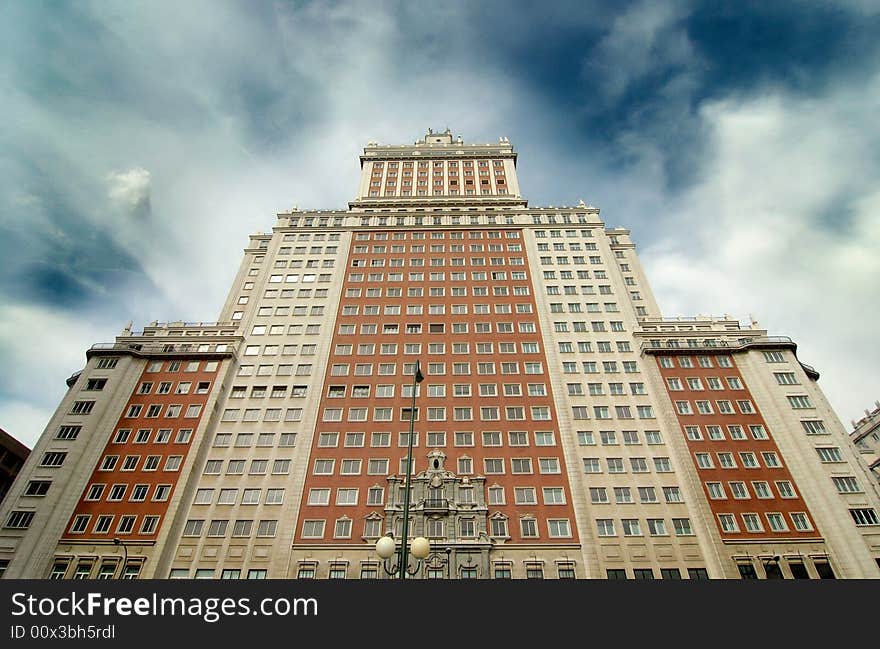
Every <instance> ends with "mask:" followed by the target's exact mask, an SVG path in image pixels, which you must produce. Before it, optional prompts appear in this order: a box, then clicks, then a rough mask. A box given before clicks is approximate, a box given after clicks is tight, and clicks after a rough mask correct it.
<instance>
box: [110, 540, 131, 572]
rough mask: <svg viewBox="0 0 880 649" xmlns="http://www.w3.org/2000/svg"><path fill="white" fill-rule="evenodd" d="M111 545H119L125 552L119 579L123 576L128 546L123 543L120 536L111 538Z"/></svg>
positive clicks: (126, 564) (126, 562) (126, 563)
mask: <svg viewBox="0 0 880 649" xmlns="http://www.w3.org/2000/svg"><path fill="white" fill-rule="evenodd" d="M113 545H121V546H122V551H123V552H124V553H125V559H123V561H122V572H121V573H120V575H119V577H120V579H121V578H123V577H125V568H126V567H127V566H128V546H126V545H125V541H123V540H122V539H120V538H114V539H113Z"/></svg>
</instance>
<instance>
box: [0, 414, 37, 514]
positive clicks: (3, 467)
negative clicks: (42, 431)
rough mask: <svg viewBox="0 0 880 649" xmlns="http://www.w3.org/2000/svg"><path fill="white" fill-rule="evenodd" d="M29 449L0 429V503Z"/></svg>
mask: <svg viewBox="0 0 880 649" xmlns="http://www.w3.org/2000/svg"><path fill="white" fill-rule="evenodd" d="M29 453H30V449H28V447H27V446H25V445H24V444H22V443H21V442H19V441H18V440H17V439H15V438H14V437H13V436H12V435H10V434H9V433H7V432H6V431H5V430H3V429H2V428H0V502H3V498H4V497H5V496H6V492H7V491H9V488H10V487H11V486H12V483H13V482H15V476H17V475H18V472H19V471H20V470H21V466H22V464H24V461H25V460H26V459H27V456H28V454H29Z"/></svg>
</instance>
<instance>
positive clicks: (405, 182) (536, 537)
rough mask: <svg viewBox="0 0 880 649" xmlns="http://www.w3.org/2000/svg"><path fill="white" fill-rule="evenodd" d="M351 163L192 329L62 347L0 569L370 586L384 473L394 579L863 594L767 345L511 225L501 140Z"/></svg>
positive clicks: (864, 511) (792, 358)
mask: <svg viewBox="0 0 880 649" xmlns="http://www.w3.org/2000/svg"><path fill="white" fill-rule="evenodd" d="M360 163H361V178H360V184H359V187H358V191H357V195H356V197H355V198H354V200H353V201H352V202H351V203H350V204H349V205H348V209H344V210H318V211H300V210H298V209H294V210H292V211H290V212H287V213H283V214H279V215H278V217H277V222H276V224H275V227H274V228H273V230H272V232H271V233H269V234H254V235H252V236H251V238H250V241H249V243H248V246H247V248H246V249H245V250H244V257H243V260H242V262H241V266H240V269H239V271H238V274H237V276H236V278H235V280H234V282H233V284H232V287H231V288H230V291H229V295H228V298H227V299H226V303H225V304H224V305H223V307H222V310H221V312H220V318H219V321H218V322H212V323H188V322H170V323H163V324H159V323H156V322H154V323H152V324H150V325H149V326H146V327H144V328H143V330H141V331H131V330H126V331H123V332H122V334H121V335H119V336H118V337H117V338H116V340H115V342H113V343H108V344H97V345H94V346H93V347H92V348H91V349H89V350H87V352H86V358H87V363H86V366H85V368H84V369H83V370H82V371H81V372H80V373H78V374H77V375H75V376H74V377H71V379H70V381H69V383H70V388H69V391H68V393H67V395H66V396H65V397H64V399H63V400H62V402H61V404H60V406H59V408H58V410H57V411H56V413H55V415H54V416H53V417H52V419H51V421H50V422H49V425H48V426H47V427H46V430H45V432H44V434H43V436H42V437H41V439H40V441H39V443H38V444H37V446H36V448H35V449H34V452H33V453H32V455H31V457H30V459H29V460H28V461H27V463H26V465H25V467H24V470H23V471H22V473H21V475H20V477H19V479H18V481H17V482H16V483H15V486H14V487H13V489H12V492H11V493H10V496H9V497H8V498H7V501H6V503H5V504H4V506H3V510H2V512H0V517H2V518H0V520H2V524H3V529H2V537H0V562H2V564H0V565H2V566H3V568H4V569H5V574H6V576H8V577H53V578H88V577H106V578H112V577H130V578H134V577H141V578H149V577H161V578H165V577H189V578H193V577H194V578H220V577H223V578H263V577H270V578H313V577H317V578H377V577H384V576H385V569H384V565H383V564H382V562H381V561H380V559H379V557H378V555H377V553H376V550H375V543H376V541H377V540H378V539H379V538H380V537H382V536H383V535H386V534H392V535H393V536H394V538H395V539H396V540H397V541H398V542H399V540H400V538H401V536H402V532H403V530H402V522H403V513H404V500H405V495H406V476H407V472H408V471H410V472H411V473H410V474H409V475H410V479H411V488H410V494H411V498H410V501H411V507H410V510H409V511H410V521H409V530H408V531H409V536H410V538H412V537H414V536H424V537H426V538H427V539H428V540H429V541H430V551H431V552H430V556H429V557H428V558H427V559H426V560H425V561H424V563H422V564H421V565H420V566H419V569H418V570H417V575H416V576H418V577H423V578H480V579H487V578H488V579H492V578H548V579H552V578H572V577H574V578H591V579H592V578H614V579H622V578H630V579H633V578H635V579H648V578H669V579H681V578H688V579H704V578H780V577H784V578H813V579H815V578H831V577H837V578H864V577H874V578H876V577H880V520H878V517H877V511H878V507H880V503H878V498H877V495H876V493H875V492H874V491H873V490H870V489H868V490H865V489H864V488H863V486H864V484H865V481H866V475H865V470H864V468H862V467H861V465H860V464H859V462H858V458H857V455H856V452H855V450H854V448H853V447H852V445H851V444H849V443H848V439H847V433H846V431H845V430H844V428H843V426H842V425H841V423H840V421H839V420H838V419H837V417H836V416H835V414H834V412H833V410H832V409H831V407H830V405H829V404H828V402H827V400H826V399H825V397H824V395H823V394H822V391H821V390H820V388H819V387H818V384H817V380H818V378H819V375H818V373H817V372H816V371H815V370H814V369H813V368H811V367H810V366H808V365H805V364H803V363H802V362H800V361H799V360H798V357H797V355H796V351H797V347H796V345H795V344H794V343H793V342H792V341H791V340H790V339H789V338H786V337H780V336H768V334H767V332H766V331H764V330H762V329H760V328H758V326H757V324H755V323H750V324H749V325H748V326H743V325H741V324H740V323H739V322H738V321H736V320H733V319H730V318H727V317H724V318H710V317H702V316H698V317H687V318H664V317H663V316H662V315H661V313H660V309H659V307H658V305H657V302H656V301H655V299H654V296H653V294H652V292H651V288H650V286H649V284H648V281H647V278H646V276H645V273H644V271H643V268H642V266H641V264H640V262H639V258H638V256H637V255H636V251H635V246H634V244H633V242H632V239H631V238H630V233H629V231H628V230H626V229H621V228H614V229H611V228H607V227H606V226H605V225H604V224H603V222H602V221H601V219H600V217H599V210H598V209H596V208H594V207H592V206H587V205H585V204H584V203H583V202H581V203H580V204H578V205H577V206H574V207H530V206H529V205H528V202H527V201H526V199H525V198H523V196H522V194H521V192H520V186H519V182H518V180H517V174H516V163H517V153H516V152H515V151H514V149H513V147H512V146H511V144H510V142H509V141H508V140H507V139H506V138H501V139H500V140H499V141H498V143H496V144H465V143H464V142H463V141H462V139H461V138H453V135H452V134H451V133H450V132H449V131H446V132H444V133H433V132H431V131H429V132H428V133H427V134H426V135H425V137H424V138H422V139H420V140H419V141H417V142H415V143H414V144H412V145H402V146H380V145H378V144H376V143H369V144H368V145H367V146H366V148H365V149H364V152H363V155H362V156H361V157H360ZM417 368H418V369H419V370H420V371H421V373H422V375H423V377H424V379H423V380H422V381H421V382H416V381H415V380H414V377H415V374H416V371H417ZM411 429H412V433H410V430H411ZM410 435H412V438H411V439H410ZM410 441H412V445H413V458H414V459H413V462H412V465H411V466H408V463H407V459H406V458H407V451H408V445H409V442H410ZM413 565H415V564H413Z"/></svg>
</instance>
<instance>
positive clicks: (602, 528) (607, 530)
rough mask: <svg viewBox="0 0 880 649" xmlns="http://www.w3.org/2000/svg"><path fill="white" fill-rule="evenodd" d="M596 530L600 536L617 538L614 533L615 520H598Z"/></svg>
mask: <svg viewBox="0 0 880 649" xmlns="http://www.w3.org/2000/svg"><path fill="white" fill-rule="evenodd" d="M596 528H597V532H598V535H599V536H617V534H616V533H615V531H614V520H612V519H610V518H600V519H597V520H596Z"/></svg>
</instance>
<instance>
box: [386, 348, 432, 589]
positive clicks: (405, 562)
mask: <svg viewBox="0 0 880 649" xmlns="http://www.w3.org/2000/svg"><path fill="white" fill-rule="evenodd" d="M424 380H425V377H424V376H423V375H422V370H421V368H420V367H419V361H418V360H417V361H416V370H415V372H413V384H412V405H411V406H410V409H409V439H408V442H409V443H408V444H407V453H406V487H405V488H404V493H403V526H402V529H401V540H400V561H398V563H397V565H396V566H393V567H391V568H389V566H388V565H387V564H388V559H390V558H391V556H392V555H393V554H394V550H395V543H394V539H393V538H392V537H390V536H383V537H382V538H381V539H379V540H378V541H376V552H377V553H378V554H379V556H380V557H382V558H383V559H385V560H386V561H385V565H384V568H385V572H387V573H388V574H389V575H393V574H395V573H397V574H398V575H399V577H400V579H406V575H407V574H410V575H414V574H416V572H418V569H419V565H420V564H421V561H422V559H424V558H425V557H427V556H428V554H429V553H430V552H431V544H430V543H429V542H428V539H426V538H424V537H422V536H419V537H417V538H415V539H413V542H412V555H413V556H414V557H415V558H416V560H417V561H416V565H415V566H413V567H412V569H410V566H409V552H410V548H409V547H408V546H407V541H408V535H409V502H410V488H411V485H412V453H413V426H414V422H415V418H416V391H417V390H418V384H419V383H421V382H422V381H424Z"/></svg>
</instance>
